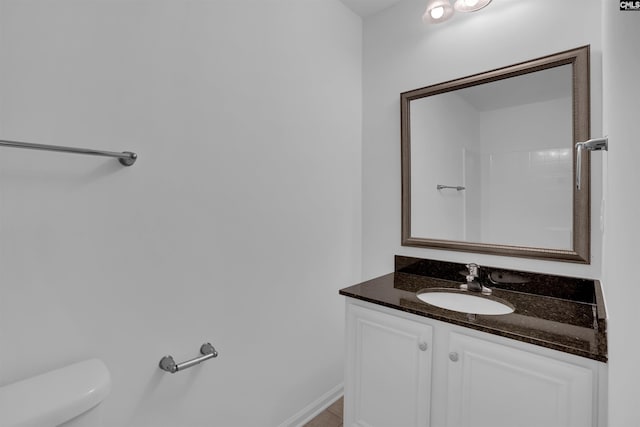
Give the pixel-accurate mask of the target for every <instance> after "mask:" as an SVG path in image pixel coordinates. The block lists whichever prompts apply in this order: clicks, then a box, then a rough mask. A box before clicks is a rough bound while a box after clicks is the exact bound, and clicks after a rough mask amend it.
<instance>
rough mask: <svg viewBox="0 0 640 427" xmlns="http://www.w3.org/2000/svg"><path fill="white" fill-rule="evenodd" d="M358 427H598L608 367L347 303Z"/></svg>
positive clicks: (351, 407)
mask: <svg viewBox="0 0 640 427" xmlns="http://www.w3.org/2000/svg"><path fill="white" fill-rule="evenodd" d="M346 331H347V333H346V340H347V343H346V350H347V351H346V371H345V413H344V415H345V418H344V425H345V426H349V427H355V426H359V427H365V426H366V427H405V426H407V427H408V426H421V427H426V426H430V427H485V426H486V427H516V426H517V427H542V426H544V427H596V426H602V427H603V426H604V425H605V424H606V421H605V419H606V416H605V415H606V414H605V411H604V410H601V409H600V408H599V407H603V399H600V398H599V397H603V396H601V395H604V393H603V391H602V390H601V389H603V387H604V385H605V383H606V378H605V377H606V365H605V364H604V363H601V362H597V361H595V360H591V359H587V358H583V357H578V356H574V355H571V354H567V353H563V352H559V351H555V350H550V349H547V348H543V347H539V346H535V345H531V344H527V343H522V342H519V341H515V340H511V339H507V338H504V337H500V336H496V335H492V334H488V333H484V332H479V331H476V330H472V329H469V328H465V327H461V326H456V325H453V324H449V323H445V322H440V321H437V320H433V319H430V318H425V317H422V316H416V315H412V314H410V313H406V312H402V311H399V310H393V309H389V308H387V307H382V306H379V305H375V304H370V303H366V302H363V301H360V300H356V299H351V298H347V329H346Z"/></svg>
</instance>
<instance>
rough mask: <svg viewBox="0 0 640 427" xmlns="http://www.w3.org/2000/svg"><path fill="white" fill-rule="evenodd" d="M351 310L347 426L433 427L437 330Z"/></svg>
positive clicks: (367, 311)
mask: <svg viewBox="0 0 640 427" xmlns="http://www.w3.org/2000/svg"><path fill="white" fill-rule="evenodd" d="M347 307H348V309H347V310H348V311H347V364H346V372H345V426H362V427H364V426H367V427H369V426H370V427H414V426H415V427H417V426H420V427H427V426H428V425H429V408H430V387H431V343H432V331H431V327H430V326H427V325H424V324H421V323H417V322H413V321H411V320H407V319H402V318H399V317H396V316H390V315H388V314H385V313H381V312H378V311H373V310H368V309H365V308H362V307H359V306H355V305H348V306H347Z"/></svg>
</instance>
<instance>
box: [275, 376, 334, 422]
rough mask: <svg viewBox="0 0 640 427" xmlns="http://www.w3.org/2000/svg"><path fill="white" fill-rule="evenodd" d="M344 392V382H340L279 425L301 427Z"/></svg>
mask: <svg viewBox="0 0 640 427" xmlns="http://www.w3.org/2000/svg"><path fill="white" fill-rule="evenodd" d="M343 394H344V384H338V385H337V386H335V387H334V388H332V389H331V390H329V391H328V392H326V393H325V394H323V395H322V396H320V397H319V398H318V399H316V400H314V401H313V402H311V403H310V404H308V405H307V406H305V407H304V408H302V410H301V411H299V412H298V413H297V414H295V415H294V416H292V417H291V418H289V419H288V420H286V421H285V422H283V423H282V424H280V425H279V426H278V427H301V426H303V425H305V424H306V423H308V422H309V421H311V420H312V419H313V418H315V417H316V415H318V414H319V413H320V412H322V411H324V410H325V409H327V408H328V407H329V406H331V404H332V403H333V402H335V401H336V400H338V399H340V398H341V397H342V395H343Z"/></svg>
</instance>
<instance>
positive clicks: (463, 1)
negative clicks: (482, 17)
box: [453, 0, 491, 12]
mask: <svg viewBox="0 0 640 427" xmlns="http://www.w3.org/2000/svg"><path fill="white" fill-rule="evenodd" d="M489 3H491V0H456V3H455V4H454V5H453V7H454V8H455V9H456V10H457V11H458V12H475V11H476V10H480V9H482V8H483V7H485V6H487V5H488V4H489Z"/></svg>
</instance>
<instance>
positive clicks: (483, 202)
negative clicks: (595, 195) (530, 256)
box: [410, 65, 573, 250]
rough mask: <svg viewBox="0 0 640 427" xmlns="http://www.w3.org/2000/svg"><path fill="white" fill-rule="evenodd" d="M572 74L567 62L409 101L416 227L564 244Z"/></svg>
mask: <svg viewBox="0 0 640 427" xmlns="http://www.w3.org/2000/svg"><path fill="white" fill-rule="evenodd" d="M571 78H572V76H571V66H570V65H565V66H562V67H556V68H552V69H548V70H544V71H540V72H538V73H534V74H526V75H523V76H518V77H515V78H511V79H508V80H500V81H497V82H492V83H488V84H484V85H481V86H473V87H470V88H465V89H461V90H456V91H452V92H447V93H443V94H439V95H437V96H429V97H424V98H420V99H417V100H414V101H412V104H411V118H410V120H411V149H412V152H411V184H412V185H411V200H412V204H411V219H412V223H411V227H412V232H413V233H414V235H416V236H429V237H431V238H434V239H447V240H461V241H471V242H481V243H491V244H506V245H514V246H534V247H551V248H555V249H566V250H569V249H571V248H572V216H573V211H572V202H571V200H572V191H573V188H572V172H573V170H572V167H573V165H572V160H573V157H572V151H571V149H570V148H569V147H568V144H567V141H570V140H571V139H572V126H571V123H572V97H571V95H572V94H571ZM532 117H535V118H537V119H536V120H531V118H532ZM437 184H440V185H447V186H451V187H458V188H460V187H464V189H455V188H443V189H440V190H438V189H437V187H436V185H437ZM514 218H517V219H518V220H517V221H514V220H513V219H514ZM523 223H525V224H527V226H526V227H522V224H523Z"/></svg>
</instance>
